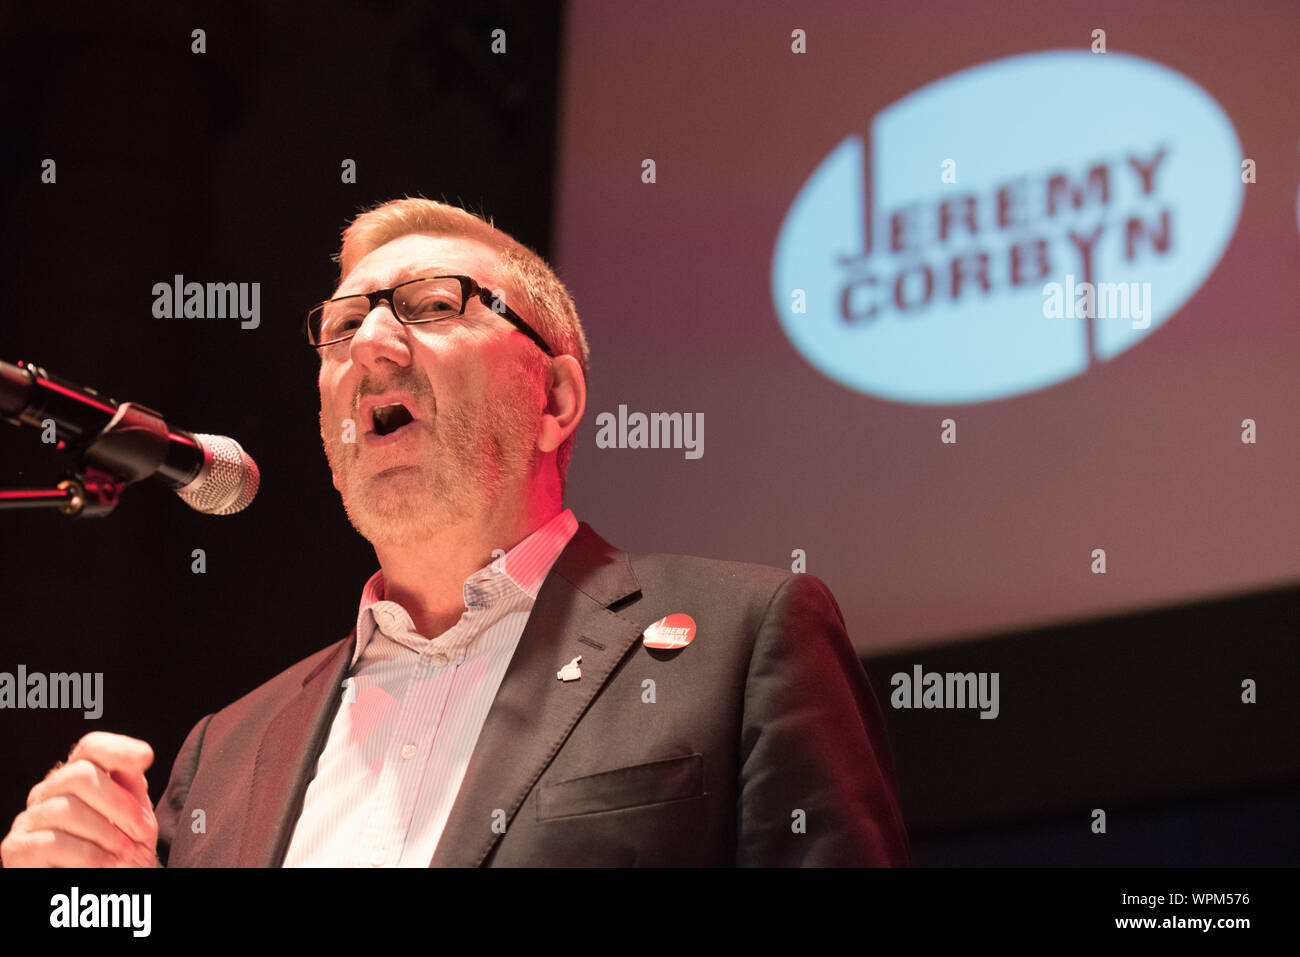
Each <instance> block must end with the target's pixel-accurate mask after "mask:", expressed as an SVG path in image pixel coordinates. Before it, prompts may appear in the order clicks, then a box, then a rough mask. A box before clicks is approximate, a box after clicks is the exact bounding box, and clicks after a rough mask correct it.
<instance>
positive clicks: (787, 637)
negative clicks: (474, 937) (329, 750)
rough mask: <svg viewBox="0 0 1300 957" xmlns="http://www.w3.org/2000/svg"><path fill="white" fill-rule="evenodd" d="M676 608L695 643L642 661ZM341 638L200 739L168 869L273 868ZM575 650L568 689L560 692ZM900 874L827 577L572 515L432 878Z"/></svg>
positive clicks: (169, 818) (166, 816)
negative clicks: (642, 545)
mask: <svg viewBox="0 0 1300 957" xmlns="http://www.w3.org/2000/svg"><path fill="white" fill-rule="evenodd" d="M675 612H685V613H686V614H689V615H690V616H691V617H692V618H694V620H695V622H696V626H697V633H696V636H695V639H694V640H693V641H692V642H691V643H690V644H689V645H687V646H686V647H685V648H682V649H679V650H677V651H655V650H652V649H649V648H646V647H645V646H644V645H643V644H642V642H641V634H642V632H643V631H644V630H645V628H646V626H647V625H649V624H651V623H652V622H655V621H657V620H658V619H660V618H662V617H664V616H665V615H669V614H673V613H675ZM354 641H355V633H353V634H351V635H349V636H348V637H347V638H346V639H344V640H343V641H340V642H338V643H337V644H334V645H332V646H330V647H328V648H326V649H324V650H323V651H320V652H318V653H316V654H315V655H312V656H311V657H310V658H307V659H306V660H304V661H301V662H299V663H298V664H296V665H294V666H293V667H292V668H289V669H288V670H287V671H285V672H283V673H282V674H280V675H278V676H276V677H275V678H272V679H271V680H270V681H268V682H267V683H266V684H264V685H262V686H261V687H260V688H258V689H257V690H255V691H253V692H252V693H250V694H248V695H246V696H245V697H243V698H241V699H240V700H238V701H236V702H235V703H234V704H232V705H230V706H229V707H227V708H224V709H223V710H221V711H219V712H217V713H216V714H213V715H209V716H207V717H206V718H204V719H203V720H202V721H200V722H199V723H198V724H197V725H196V726H195V727H194V729H193V730H192V731H191V732H190V734H189V737H187V738H186V740H185V743H184V745H183V746H182V748H181V752H180V755H179V756H178V757H177V759H176V763H175V765H174V766H173V768H172V774H171V780H170V781H169V783H168V785H167V791H166V793H165V794H164V795H163V796H162V799H161V800H160V801H159V802H158V807H157V816H158V824H159V856H160V858H161V859H162V860H163V861H165V862H166V863H167V864H168V865H169V866H173V867H175V866H241V867H268V866H272V867H273V866H279V865H280V864H281V863H282V862H283V860H284V856H285V853H286V851H287V849H288V846H289V840H290V838H291V837H292V835H293V830H294V826H295V824H296V822H297V819H298V815H299V813H300V811H301V809H302V804H303V798H304V795H305V793H306V790H307V785H308V784H309V783H310V781H311V778H312V776H313V775H314V774H315V770H316V762H317V759H318V758H319V756H320V753H321V750H322V749H323V748H324V745H325V739H326V737H327V736H328V734H329V730H330V726H331V723H332V721H333V718H334V714H335V709H336V708H337V707H338V705H339V701H340V698H341V693H340V689H341V685H342V682H343V679H344V678H345V677H347V673H348V665H349V662H350V660H351V655H352V647H353V644H354ZM575 655H581V656H582V663H581V669H582V677H581V678H580V679H579V680H577V681H560V680H558V679H557V678H556V672H557V671H558V670H559V669H560V668H561V667H562V666H564V665H565V664H567V663H568V662H569V661H570V660H571V659H572V658H573V657H574V656H575ZM649 682H653V685H650V684H649ZM651 690H653V695H652V694H651ZM652 697H653V702H652V703H651V698H652ZM200 810H201V811H202V812H203V815H201V816H200V815H198V814H196V813H195V812H197V811H200ZM200 823H201V824H202V827H200ZM503 825H504V827H503ZM502 830H504V833H501V832H502ZM908 860H909V849H908V842H907V835H906V832H905V831H904V827H903V819H902V815H901V813H900V811H899V805H898V797H897V792H896V786H895V781H894V770H893V761H892V758H891V755H890V752H889V746H888V743H887V740H886V735H885V728H884V724H883V722H882V719H881V713H880V708H879V705H878V704H877V701H876V698H875V695H874V694H873V693H872V690H871V687H870V685H869V684H868V681H867V677H866V674H865V673H864V671H863V669H862V665H861V663H860V662H859V661H858V658H857V656H856V654H855V652H854V650H853V648H852V646H851V644H850V643H849V639H848V636H847V634H846V632H845V628H844V618H843V615H842V614H841V613H840V609H839V606H838V605H837V604H836V602H835V599H834V597H833V596H832V595H831V592H830V590H829V589H828V588H827V587H826V585H825V584H823V583H822V582H821V581H820V580H819V579H817V578H814V577H812V576H810V575H805V574H794V573H791V572H786V571H782V570H779V569H776V568H768V567H765V566H761V565H750V564H742V563H739V562H725V561H713V560H709V559H704V558H695V557H690V556H684V555H629V554H628V553H626V552H623V551H621V550H619V549H617V548H614V547H613V546H612V545H610V544H609V543H608V542H606V541H605V540H604V539H602V538H601V537H600V536H599V535H597V534H596V533H595V532H594V531H592V529H591V527H590V526H589V525H587V524H586V523H585V522H582V523H580V524H579V526H578V530H577V532H576V533H575V534H574V536H573V539H572V540H571V541H570V542H569V544H568V545H567V546H566V547H565V549H564V551H563V552H562V553H561V554H560V556H559V558H558V559H557V560H556V562H555V564H554V566H552V568H551V571H550V573H549V574H548V576H547V577H546V580H545V581H544V582H543V583H542V586H541V589H540V591H539V592H538V595H537V601H536V604H535V605H534V607H533V611H532V614H531V615H530V616H529V619H528V623H527V625H526V627H525V628H524V632H523V635H522V637H521V638H520V640H519V645H518V648H517V650H516V651H515V654H514V657H513V658H512V659H511V661H510V665H509V667H508V668H507V670H506V673H505V677H504V678H503V679H502V682H501V687H500V690H499V691H498V692H497V696H496V699H495V700H494V701H493V703H492V707H491V709H490V711H489V712H488V715H487V719H486V722H485V723H484V725H483V730H482V733H481V734H480V735H479V738H478V743H477V745H476V747H475V749H474V753H473V756H472V757H471V759H470V763H469V767H468V769H467V771H466V774H465V779H464V782H463V783H462V785H461V788H460V791H459V793H458V795H457V797H456V801H455V804H454V806H453V807H452V810H451V816H450V818H449V819H448V820H447V826H446V829H445V830H444V832H443V834H442V838H441V840H440V841H439V843H438V846H437V850H436V851H435V853H434V855H433V860H432V862H431V865H432V866H442V865H449V866H468V867H475V866H481V865H489V866H520V865H524V866H553V865H561V866H565V865H615V866H624V865H640V866H657V865H665V866H675V865H704V866H710V865H713V866H730V865H777V866H781V865H899V864H906V863H908Z"/></svg>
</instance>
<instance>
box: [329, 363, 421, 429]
mask: <svg viewBox="0 0 1300 957" xmlns="http://www.w3.org/2000/svg"><path fill="white" fill-rule="evenodd" d="M395 391H401V392H409V393H411V397H412V398H414V399H415V403H416V405H418V406H419V409H418V410H417V409H412V410H411V411H412V412H413V413H414V412H417V411H418V412H432V411H433V409H434V406H435V402H434V395H433V385H432V384H431V383H430V382H429V377H428V376H426V375H424V374H423V373H422V372H419V371H418V370H415V369H411V370H410V371H409V372H406V373H400V374H397V375H392V376H385V377H383V378H382V379H381V378H379V377H377V376H371V375H367V376H365V377H364V378H363V379H362V380H361V381H360V382H358V383H357V390H356V392H355V393H354V394H353V396H352V401H351V403H350V406H351V409H352V417H353V418H354V419H355V418H357V416H358V415H359V414H360V411H361V403H362V402H363V401H364V400H365V398H366V397H367V396H371V395H380V394H382V393H384V392H395Z"/></svg>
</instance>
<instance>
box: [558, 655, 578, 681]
mask: <svg viewBox="0 0 1300 957" xmlns="http://www.w3.org/2000/svg"><path fill="white" fill-rule="evenodd" d="M581 660H582V655H578V657H576V658H574V659H573V660H572V661H570V662H569V663H568V664H567V665H565V666H564V667H563V668H561V669H560V670H559V671H557V672H556V673H555V677H557V678H559V679H560V680H561V681H577V680H578V679H579V678H581V677H582V669H581V668H579V667H578V662H580V661H581Z"/></svg>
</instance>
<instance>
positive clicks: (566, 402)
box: [537, 355, 587, 453]
mask: <svg viewBox="0 0 1300 957" xmlns="http://www.w3.org/2000/svg"><path fill="white" fill-rule="evenodd" d="M586 408H587V380H586V378H585V377H584V376H583V374H582V366H581V365H580V364H579V363H578V360H577V359H575V358H574V357H573V356H570V355H559V356H556V357H555V358H554V359H552V360H551V367H550V369H548V370H547V372H546V411H545V412H544V413H543V414H542V427H541V429H540V431H539V432H538V435H537V448H538V449H539V450H540V451H542V452H543V453H545V452H554V451H555V450H556V449H558V448H559V447H560V446H561V445H563V444H564V441H565V440H566V439H567V438H568V437H569V436H570V435H572V434H573V433H574V431H575V430H576V429H577V428H578V423H579V422H581V421H582V413H583V412H584V411H586Z"/></svg>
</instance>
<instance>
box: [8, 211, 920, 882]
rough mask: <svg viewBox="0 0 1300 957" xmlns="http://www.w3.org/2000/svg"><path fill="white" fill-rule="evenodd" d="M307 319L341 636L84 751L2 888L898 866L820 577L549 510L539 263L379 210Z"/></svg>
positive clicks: (418, 214)
mask: <svg viewBox="0 0 1300 957" xmlns="http://www.w3.org/2000/svg"><path fill="white" fill-rule="evenodd" d="M338 260H339V263H340V266H341V270H340V272H341V281H340V283H339V286H338V288H337V289H336V290H335V291H334V293H333V295H331V296H330V297H329V299H327V300H326V301H324V302H321V303H319V304H317V305H316V306H315V307H313V308H312V309H311V310H310V312H309V314H308V319H307V324H306V325H307V338H308V340H309V342H310V344H311V346H312V347H313V348H314V349H315V350H317V352H318V353H319V356H320V376H319V387H320V403H321V405H320V429H321V439H322V441H323V442H324V446H325V452H326V456H327V458H328V459H329V465H330V469H331V470H332V472H333V475H334V485H335V487H336V488H337V489H338V490H339V493H340V495H341V496H342V499H343V505H344V508H345V509H346V511H347V514H348V518H349V519H350V521H351V522H352V524H353V526H355V528H356V529H357V531H358V532H360V533H361V534H362V535H363V536H365V538H366V539H368V540H369V541H370V543H371V544H372V545H373V546H374V549H375V554H376V556H377V557H378V560H379V565H380V570H379V571H378V572H376V573H375V575H374V576H373V577H372V578H371V579H370V580H369V581H368V582H367V583H366V584H365V587H364V589H363V590H362V593H361V600H360V607H359V611H358V615H357V620H356V626H355V628H354V629H353V630H352V632H351V633H350V634H349V635H348V636H347V637H346V638H344V639H343V640H342V641H339V642H337V643H336V644H333V645H331V646H329V647H327V648H325V649H324V650H322V651H320V652H318V653H317V654H315V655H313V656H311V657H310V658H308V659H306V660H305V661H302V662H299V663H298V664H296V665H294V666H293V667H291V668H289V669H288V670H287V671H285V672H283V673H282V674H280V675H278V676H277V677H275V678H273V679H272V680H270V681H269V682H267V683H266V684H264V685H262V686H261V687H260V688H257V689H256V690H255V691H253V692H251V693H250V694H248V695H246V696H245V697H243V698H241V699H240V700H238V701H236V702H235V703H234V704H231V705H230V706H228V707H226V708H225V709H223V710H221V711H219V712H217V713H215V714H212V715H208V716H207V717H205V718H203V720H201V721H199V723H198V724H197V725H195V727H194V729H193V730H192V731H191V732H190V734H189V736H188V737H187V739H186V741H185V743H184V745H183V746H182V748H181V752H180V754H179V756H178V757H177V759H176V762H175V764H174V766H173V768H172V773H171V778H170V781H169V782H168V785H167V789H166V791H165V793H164V794H163V795H162V798H161V799H160V800H159V802H158V804H157V807H156V808H151V802H150V799H149V794H148V785H147V783H146V781H145V777H144V772H145V771H146V770H147V768H148V767H149V765H150V764H151V763H152V760H153V752H152V750H151V749H150V747H149V746H148V745H147V744H146V743H144V742H142V741H138V740H136V739H133V738H128V737H125V736H122V735H115V734H106V733H103V732H96V733H92V734H89V735H87V736H86V737H85V738H83V739H82V740H81V741H80V742H78V744H77V745H76V747H74V749H73V751H72V753H71V754H70V755H69V757H68V760H67V762H66V763H61V764H60V765H59V766H58V767H56V768H55V770H53V771H51V772H50V774H49V775H48V776H47V777H46V778H45V780H44V781H42V782H40V783H39V784H37V785H36V786H35V787H34V788H33V789H32V791H31V793H30V795H29V797H28V802H27V808H26V809H25V810H24V811H22V812H21V813H20V814H19V815H18V816H17V817H16V818H15V819H14V823H13V826H12V828H11V830H10V832H9V834H8V835H7V836H6V837H5V839H4V841H3V844H0V856H2V857H3V862H4V864H5V866H8V867H12V866H110V867H117V866H154V865H156V864H158V863H159V862H160V861H161V862H163V863H165V864H167V865H168V866H242V867H276V866H286V867H294V866H300V867H302V866H305V867H316V866H325V867H427V866H431V865H433V866H468V867H475V866H487V865H492V866H593V865H596V866H604V865H609V866H691V865H697V866H728V865H742V866H790V865H805V866H821V865H842V866H843V865H847V866H859V865H903V864H906V863H908V853H909V852H908V843H907V836H906V832H905V830H904V826H903V821H902V816H901V813H900V810H899V805H898V799H897V793H896V785H895V781H894V770H893V762H892V759H891V757H890V753H889V746H888V742H887V739H886V734H885V729H884V725H883V722H882V720H881V714H880V709H879V706H878V704H877V702H876V699H875V697H874V695H873V693H872V691H871V687H870V685H869V683H868V681H867V678H866V675H865V674H864V672H863V670H862V666H861V664H860V663H859V661H858V660H857V657H856V655H855V653H854V651H853V648H852V645H851V644H850V642H849V639H848V636H847V634H846V632H845V628H844V620H843V616H842V615H841V613H840V610H839V607H838V605H837V604H836V602H835V599H834V597H833V596H832V595H831V593H830V591H829V589H827V587H826V586H825V584H823V583H822V582H821V581H820V580H819V579H817V578H815V577H812V576H810V575H805V574H796V573H791V572H787V571H783V570H780V569H776V568H768V567H764V566H760V565H750V564H742V563H737V562H724V561H714V560H708V559H703V558H695V557H690V556H683V555H637V554H631V553H627V552H624V551H622V550H620V549H618V548H616V547H614V546H613V545H611V544H609V543H608V542H606V541H605V540H604V539H602V538H601V537H600V536H599V535H597V534H596V533H595V531H593V530H592V529H591V527H590V526H588V525H587V524H585V523H580V522H578V520H577V519H576V518H575V516H574V514H573V512H572V511H571V510H569V509H566V508H564V507H563V497H564V489H565V478H566V475H567V471H568V464H569V458H570V453H571V449H572V444H573V436H574V434H575V432H576V430H577V428H578V424H579V422H580V421H581V419H582V415H583V411H584V409H585V408H586V380H587V368H588V348H587V343H586V339H585V337H584V335H583V331H582V327H581V325H580V324H579V322H578V316H577V313H576V311H575V309H574V305H573V301H572V299H571V298H570V296H569V294H568V292H567V290H566V289H565V288H564V286H563V284H562V283H561V282H560V281H559V279H558V278H557V277H556V276H555V274H554V273H553V272H552V271H551V270H550V268H549V267H548V266H547V265H546V263H545V262H544V261H543V260H542V259H541V258H540V257H538V256H537V255H536V254H535V253H533V252H532V251H530V250H528V249H527V248H525V247H524V246H522V245H521V244H519V243H517V242H516V241H515V240H513V239H512V238H511V237H509V236H508V235H506V234H505V233H504V232H502V231H500V230H498V229H496V228H494V227H493V226H492V225H491V224H490V223H488V222H485V221H483V220H482V219H480V218H478V217H476V216H474V215H472V214H470V213H468V212H466V211H464V210H461V209H458V208H456V207H454V206H448V205H445V204H442V203H437V202H433V201H430V200H425V199H405V200H398V201H394V202H391V203H387V204H385V205H382V206H379V207H377V208H375V209H373V210H370V211H369V212H366V213H363V214H361V215H360V216H358V217H357V218H356V219H355V220H354V221H353V222H352V224H351V225H350V226H349V227H348V229H347V230H346V231H345V232H344V235H343V244H342V249H341V251H340V254H339V256H338Z"/></svg>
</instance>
